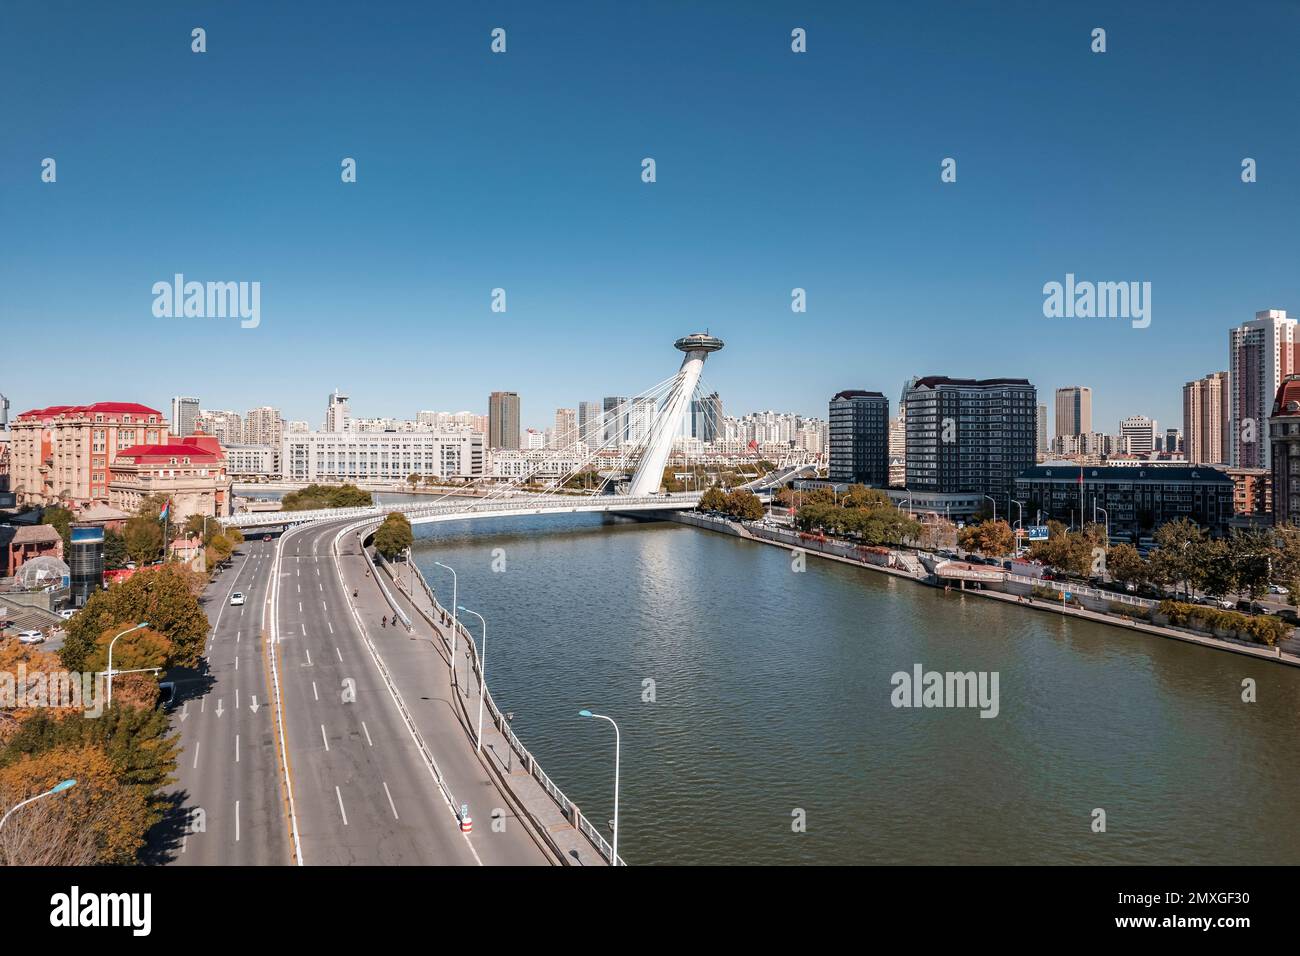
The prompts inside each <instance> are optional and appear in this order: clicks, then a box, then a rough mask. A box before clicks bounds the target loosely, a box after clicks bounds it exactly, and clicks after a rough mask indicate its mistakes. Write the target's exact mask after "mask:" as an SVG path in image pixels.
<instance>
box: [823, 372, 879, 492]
mask: <svg viewBox="0 0 1300 956" xmlns="http://www.w3.org/2000/svg"><path fill="white" fill-rule="evenodd" d="M829 417H830V441H831V457H830V470H829V472H828V473H827V477H828V478H829V479H830V480H831V481H834V482H845V483H848V484H861V485H867V486H869V487H872V488H888V487H889V399H887V398H886V397H885V396H884V393H882V392H867V391H862V390H861V389H846V390H845V391H842V392H837V393H836V394H835V396H834V397H833V398H832V399H831V402H830V416H829Z"/></svg>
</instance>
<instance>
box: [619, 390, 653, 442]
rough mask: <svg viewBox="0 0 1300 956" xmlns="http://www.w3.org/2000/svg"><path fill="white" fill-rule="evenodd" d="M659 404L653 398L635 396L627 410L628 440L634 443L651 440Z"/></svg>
mask: <svg viewBox="0 0 1300 956" xmlns="http://www.w3.org/2000/svg"><path fill="white" fill-rule="evenodd" d="M658 414H659V405H658V403H657V402H655V400H654V399H653V398H634V399H632V404H631V405H630V406H629V408H628V411H627V440H628V441H629V442H631V443H632V444H634V445H643V444H646V443H647V442H649V441H650V435H651V434H652V433H653V432H654V427H655V421H656V419H657V418H658Z"/></svg>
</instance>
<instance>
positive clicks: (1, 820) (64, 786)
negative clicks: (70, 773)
mask: <svg viewBox="0 0 1300 956" xmlns="http://www.w3.org/2000/svg"><path fill="white" fill-rule="evenodd" d="M76 785H77V781H76V780H64V781H63V782H61V783H56V784H55V785H54V786H52V787H50V789H48V790H46V791H45V792H44V793H38V794H37V795H36V796H34V797H28V798H27V799H26V800H23V801H21V802H19V803H15V804H14V805H13V806H12V807H10V808H9V810H8V812H6V813H5V815H4V816H2V817H0V828H2V827H4V825H5V821H6V820H8V819H9V817H10V816H12V815H13V812H14V811H15V810H19V809H21V808H22V807H25V806H27V804H29V803H35V802H36V801H37V800H39V799H41V797H48V796H50V794H53V793H62V792H63V791H64V790H71V789H72V788H73V787H75V786H76Z"/></svg>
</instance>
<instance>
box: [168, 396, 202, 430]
mask: <svg viewBox="0 0 1300 956" xmlns="http://www.w3.org/2000/svg"><path fill="white" fill-rule="evenodd" d="M198 417H199V400H198V399H197V398H182V397H181V396H179V395H177V396H176V397H175V398H173V399H172V428H171V431H172V434H173V435H179V436H180V437H181V438H184V437H185V436H186V435H193V434H194V423H195V422H196V421H197V420H198Z"/></svg>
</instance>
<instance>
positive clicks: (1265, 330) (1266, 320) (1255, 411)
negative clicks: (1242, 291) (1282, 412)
mask: <svg viewBox="0 0 1300 956" xmlns="http://www.w3.org/2000/svg"><path fill="white" fill-rule="evenodd" d="M1296 340H1297V335H1296V320H1295V319H1291V318H1287V314H1286V311H1285V310H1283V309H1265V310H1263V311H1262V312H1256V313H1255V318H1254V320H1253V321H1250V322H1244V323H1242V324H1241V325H1239V326H1237V328H1235V329H1229V330H1228V375H1229V384H1230V385H1231V386H1232V387H1231V389H1230V392H1231V401H1230V402H1229V403H1228V407H1229V418H1230V421H1229V424H1228V432H1229V443H1228V453H1229V457H1230V459H1231V461H1230V462H1229V463H1230V464H1231V465H1232V466H1233V467H1234V468H1268V467H1269V462H1270V460H1271V459H1270V450H1269V440H1268V434H1269V433H1268V416H1269V413H1270V412H1271V411H1272V405H1273V400H1274V398H1276V396H1277V390H1278V387H1279V386H1280V385H1281V384H1282V379H1283V378H1285V377H1286V376H1287V375H1290V374H1292V373H1293V372H1295V371H1297V367H1298V364H1300V363H1298V362H1297V355H1296V352H1297V341H1296Z"/></svg>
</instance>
